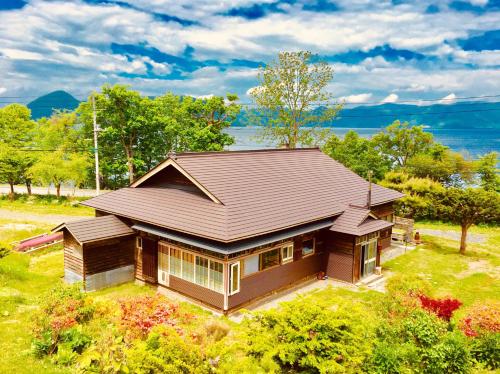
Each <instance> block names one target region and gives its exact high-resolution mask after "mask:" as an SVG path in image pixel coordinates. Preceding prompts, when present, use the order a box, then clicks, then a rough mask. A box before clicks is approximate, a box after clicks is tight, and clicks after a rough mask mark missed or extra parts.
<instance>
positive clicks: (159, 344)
mask: <svg viewBox="0 0 500 374" xmlns="http://www.w3.org/2000/svg"><path fill="white" fill-rule="evenodd" d="M126 357H127V366H128V369H129V371H130V372H131V373H172V374H174V373H175V374H177V373H186V374H191V373H193V374H194V373H210V372H211V369H210V366H209V364H208V360H205V358H204V356H203V354H202V352H201V350H200V346H198V345H196V344H193V342H191V341H190V339H189V337H185V336H181V335H180V334H179V333H178V332H177V331H176V330H175V329H173V328H165V327H163V326H161V327H157V328H155V329H153V331H152V332H151V333H150V334H149V336H148V338H147V340H146V341H136V342H135V344H134V345H133V346H132V347H131V348H130V349H128V350H127V351H126Z"/></svg>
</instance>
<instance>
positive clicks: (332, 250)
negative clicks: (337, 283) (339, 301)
mask: <svg viewBox="0 0 500 374" xmlns="http://www.w3.org/2000/svg"><path fill="white" fill-rule="evenodd" d="M354 239H355V237H354V236H352V235H348V234H342V233H329V236H328V238H327V241H326V242H327V247H328V249H329V253H328V263H327V267H326V274H327V275H328V276H329V277H331V278H333V279H339V280H342V281H345V282H352V281H353V276H354V273H353V266H354Z"/></svg>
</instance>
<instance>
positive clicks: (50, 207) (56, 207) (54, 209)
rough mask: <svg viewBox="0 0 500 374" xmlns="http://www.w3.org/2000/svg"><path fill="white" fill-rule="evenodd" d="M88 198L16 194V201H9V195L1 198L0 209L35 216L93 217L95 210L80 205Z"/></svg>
mask: <svg viewBox="0 0 500 374" xmlns="http://www.w3.org/2000/svg"><path fill="white" fill-rule="evenodd" d="M87 199H88V198H83V197H78V198H76V197H75V198H70V197H66V196H62V197H60V198H57V197H55V196H52V195H32V196H28V195H25V194H16V196H15V199H14V200H12V201H11V200H9V198H8V196H7V195H1V196H0V209H7V210H11V211H15V212H26V213H34V214H60V215H66V216H91V215H93V214H94V209H92V208H89V207H85V206H82V205H79V204H78V203H79V202H80V201H83V200H87Z"/></svg>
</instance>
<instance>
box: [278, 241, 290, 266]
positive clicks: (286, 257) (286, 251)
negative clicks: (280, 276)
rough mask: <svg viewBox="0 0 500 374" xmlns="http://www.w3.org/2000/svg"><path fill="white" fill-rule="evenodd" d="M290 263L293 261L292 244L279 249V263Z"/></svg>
mask: <svg viewBox="0 0 500 374" xmlns="http://www.w3.org/2000/svg"><path fill="white" fill-rule="evenodd" d="M291 261H293V244H290V245H287V246H285V247H281V263H282V264H286V263H287V262H291Z"/></svg>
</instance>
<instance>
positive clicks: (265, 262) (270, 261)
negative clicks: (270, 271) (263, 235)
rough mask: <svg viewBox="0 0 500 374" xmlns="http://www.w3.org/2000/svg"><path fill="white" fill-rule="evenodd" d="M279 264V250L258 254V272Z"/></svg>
mask: <svg viewBox="0 0 500 374" xmlns="http://www.w3.org/2000/svg"><path fill="white" fill-rule="evenodd" d="M279 263H280V253H279V248H275V249H272V250H270V251H267V252H264V253H261V254H260V270H264V269H267V268H270V267H272V266H275V265H279Z"/></svg>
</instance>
